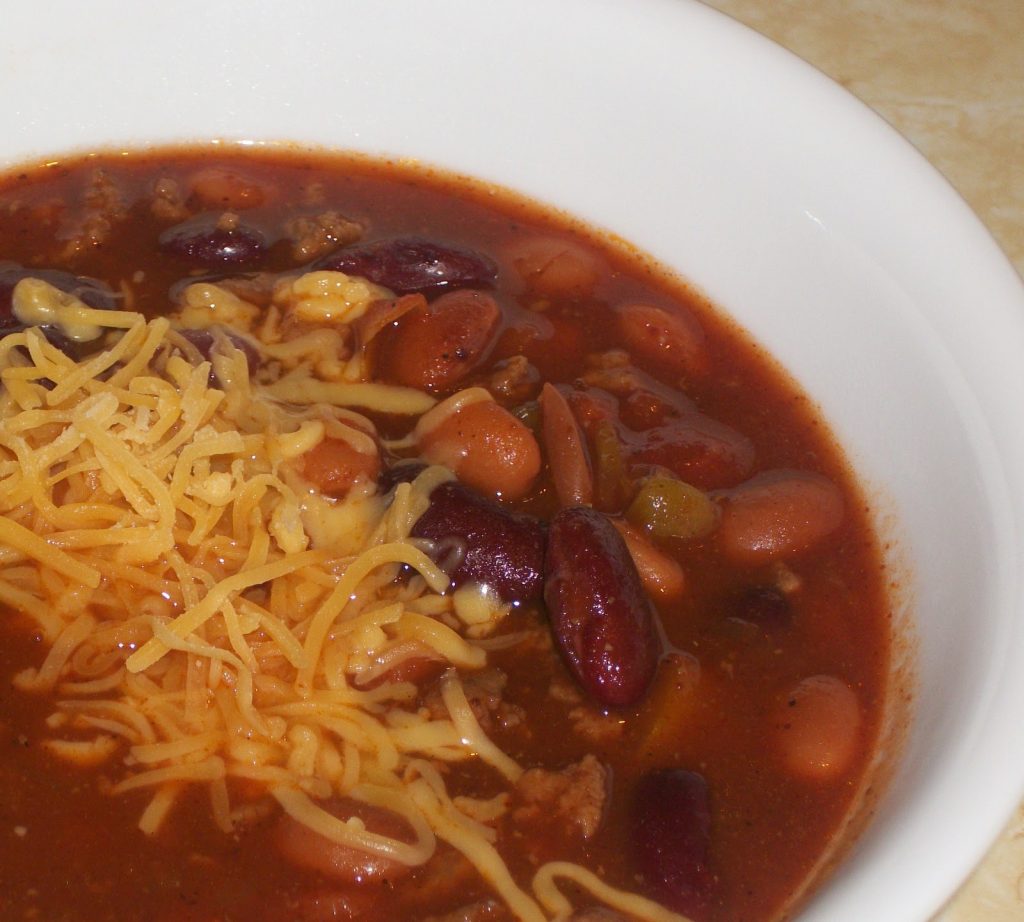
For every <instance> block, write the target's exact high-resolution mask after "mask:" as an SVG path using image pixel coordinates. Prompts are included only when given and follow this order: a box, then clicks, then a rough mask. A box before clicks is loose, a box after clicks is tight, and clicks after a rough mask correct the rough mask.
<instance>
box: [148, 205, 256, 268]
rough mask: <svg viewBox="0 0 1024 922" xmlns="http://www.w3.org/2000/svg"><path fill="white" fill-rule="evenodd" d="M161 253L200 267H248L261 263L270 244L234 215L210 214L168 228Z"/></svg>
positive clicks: (161, 241) (161, 244)
mask: <svg viewBox="0 0 1024 922" xmlns="http://www.w3.org/2000/svg"><path fill="white" fill-rule="evenodd" d="M159 245H160V249H161V250H162V251H163V252H165V253H169V254H171V255H172V256H177V257H179V258H180V259H184V260H187V261H188V262H190V263H193V264H195V265H199V266H210V265H230V266H244V265H253V264H255V263H258V262H259V261H260V260H261V259H262V258H263V257H264V255H265V254H266V250H267V244H266V240H265V238H264V236H263V234H261V233H260V232H259V231H258V230H256V229H255V228H253V227H249V226H247V225H245V224H242V223H241V222H240V221H238V220H237V218H235V217H234V216H233V215H219V214H213V213H211V212H207V213H205V214H200V215H196V216H195V217H194V218H189V219H188V220H187V221H183V222H182V223H181V224H175V225H174V226H173V227H169V228H167V230H165V231H164V232H163V233H162V234H161V235H160V238H159Z"/></svg>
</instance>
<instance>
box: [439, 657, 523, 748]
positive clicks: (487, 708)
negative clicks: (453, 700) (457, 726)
mask: <svg viewBox="0 0 1024 922" xmlns="http://www.w3.org/2000/svg"><path fill="white" fill-rule="evenodd" d="M461 679H462V690H463V691H464V692H465V693H466V700H467V701H468V702H469V706H470V708H471V710H472V711H473V716H474V717H476V719H477V723H479V724H480V726H481V728H483V731H484V733H487V734H490V733H491V732H493V730H494V729H495V727H506V728H508V727H515V726H519V725H520V724H521V723H522V722H523V720H524V717H525V714H524V712H523V710H522V708H520V707H519V706H518V705H515V704H511V703H509V702H508V701H506V700H505V698H504V694H505V686H506V685H507V684H508V676H507V675H505V673H504V672H502V671H501V670H500V669H494V668H487V669H482V670H480V671H479V672H474V673H470V674H469V675H465V676H462V677H461ZM423 704H424V707H426V708H427V710H428V711H429V712H430V715H431V716H432V717H433V718H434V719H435V720H440V719H444V718H447V717H448V708H447V707H445V704H444V701H443V700H442V698H441V689H440V687H439V686H434V687H433V688H431V689H430V691H429V692H427V694H426V695H425V696H424V702H423Z"/></svg>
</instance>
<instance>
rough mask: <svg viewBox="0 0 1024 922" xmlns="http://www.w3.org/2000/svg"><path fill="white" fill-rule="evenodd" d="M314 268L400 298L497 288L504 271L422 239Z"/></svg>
mask: <svg viewBox="0 0 1024 922" xmlns="http://www.w3.org/2000/svg"><path fill="white" fill-rule="evenodd" d="M313 268H315V269H333V270H335V271H336V272H344V273H346V274H348V275H358V276H361V277H363V278H366V279H369V280H370V281H371V282H374V283H375V284H377V285H383V286H384V287H385V288H390V289H391V290H392V291H394V292H397V293H398V294H414V293H417V292H418V293H421V294H430V293H436V292H441V291H454V290H455V289H456V288H493V287H494V283H495V281H496V280H497V278H498V267H497V266H495V264H494V262H493V261H492V260H491V259H490V258H489V257H487V256H484V255H482V254H480V253H476V252H474V251H472V250H464V249H459V248H458V247H453V246H447V245H446V244H441V243H435V242H433V241H430V240H423V239H422V238H419V237H398V238H394V239H391V240H375V241H374V242H372V243H365V244H361V245H359V246H348V247H342V248H341V249H340V250H335V251H334V252H333V253H329V254H328V255H327V256H324V257H322V258H320V259H318V260H317V261H316V262H315V263H314V264H313Z"/></svg>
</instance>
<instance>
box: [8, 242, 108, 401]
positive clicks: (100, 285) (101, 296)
mask: <svg viewBox="0 0 1024 922" xmlns="http://www.w3.org/2000/svg"><path fill="white" fill-rule="evenodd" d="M24 278H36V279H41V280H42V281H44V282H48V283H49V284H50V285H53V287H54V288H59V289H60V290H61V291H66V292H68V293H69V294H73V295H74V296H75V297H76V298H78V299H79V300H80V301H81V302H82V303H83V304H86V305H88V306H89V307H95V308H96V309H98V310H111V311H112V310H117V309H118V303H117V298H116V296H115V295H114V292H113V291H111V290H110V288H109V286H107V284H106V283H105V282H101V281H99V280H98V279H94V278H89V277H87V276H84V275H74V274H73V273H71V272H65V271H63V270H62V269H30V268H26V267H25V266H22V265H19V264H18V263H15V262H7V261H4V262H0V338H2V337H4V336H7V335H9V334H11V333H20V332H21V331H22V330H25V329H27V328H28V327H29V326H31V324H27V323H22V322H21V321H20V320H19V319H18V318H17V317H15V316H14V314H13V312H12V311H13V305H12V294H13V292H14V288H15V286H16V285H17V284H18V282H20V281H21V280H22V279H24ZM39 329H40V330H42V333H43V335H44V336H45V337H46V339H47V341H48V342H49V343H50V345H52V346H53V347H54V348H56V349H60V351H61V352H63V353H64V354H65V355H67V356H69V357H70V358H72V359H75V360H76V361H77V360H79V359H81V358H82V357H83V356H84V355H86V354H87V353H88V352H89V351H90V349H91V348H93V346H92V345H90V344H89V343H80V342H76V341H75V340H72V339H69V338H68V337H67V336H65V335H64V334H63V333H62V332H61V330H60V328H59V327H57V326H54V325H52V324H43V325H42V326H40V327H39ZM43 383H44V384H45V383H46V382H43Z"/></svg>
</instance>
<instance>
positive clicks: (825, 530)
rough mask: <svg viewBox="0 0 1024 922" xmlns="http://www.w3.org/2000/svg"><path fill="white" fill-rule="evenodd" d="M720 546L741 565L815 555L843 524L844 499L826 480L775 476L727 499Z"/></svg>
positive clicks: (769, 475) (745, 486)
mask: <svg viewBox="0 0 1024 922" xmlns="http://www.w3.org/2000/svg"><path fill="white" fill-rule="evenodd" d="M720 499H721V503H722V519H721V522H720V524H719V527H718V533H717V534H718V541H719V546H720V547H721V549H722V551H723V552H724V553H725V554H726V556H728V557H729V558H731V559H732V560H734V561H736V562H737V563H742V564H750V565H755V564H763V563H766V562H768V561H770V560H775V559H777V558H783V557H791V556H794V555H796V554H801V553H803V552H805V551H808V550H810V549H811V548H813V547H814V546H815V545H817V544H818V543H819V542H820V541H822V540H823V539H824V538H826V537H827V536H828V535H829V534H831V533H832V532H833V531H835V530H836V529H837V528H838V527H839V526H840V525H841V524H842V521H843V514H844V513H843V497H842V494H841V493H840V492H839V489H838V487H836V485H835V484H834V483H832V481H830V480H828V479H827V478H826V477H823V476H822V475H821V474H815V473H811V472H809V471H772V472H769V473H765V474H759V475H758V476H756V477H754V478H752V479H750V480H748V481H747V482H746V483H742V484H740V485H739V486H738V487H734V488H733V489H731V490H728V491H725V492H723V493H722V494H721V497H720Z"/></svg>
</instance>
